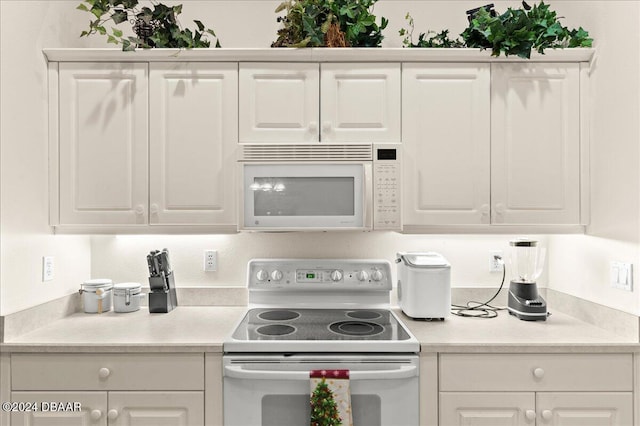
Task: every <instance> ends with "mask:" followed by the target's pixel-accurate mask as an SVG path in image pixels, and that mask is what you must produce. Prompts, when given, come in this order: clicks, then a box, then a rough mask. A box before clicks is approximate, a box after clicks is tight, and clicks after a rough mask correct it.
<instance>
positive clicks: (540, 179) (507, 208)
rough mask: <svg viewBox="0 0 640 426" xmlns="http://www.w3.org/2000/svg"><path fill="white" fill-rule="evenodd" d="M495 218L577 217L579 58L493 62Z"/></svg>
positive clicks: (553, 220) (549, 220) (552, 220)
mask: <svg viewBox="0 0 640 426" xmlns="http://www.w3.org/2000/svg"><path fill="white" fill-rule="evenodd" d="M491 84H492V99H491V108H492V109H491V114H492V117H491V121H492V123H493V126H492V129H491V139H492V142H491V164H492V166H491V167H492V176H491V196H492V197H491V198H492V212H493V222H494V223H518V224H541V223H542V224H577V223H580V75H579V65H578V64H493V65H492V81H491Z"/></svg>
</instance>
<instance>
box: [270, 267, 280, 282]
mask: <svg viewBox="0 0 640 426" xmlns="http://www.w3.org/2000/svg"><path fill="white" fill-rule="evenodd" d="M271 279H272V280H274V281H280V280H281V279H282V272H281V271H279V270H277V269H276V270H275V271H273V272H272V273H271Z"/></svg>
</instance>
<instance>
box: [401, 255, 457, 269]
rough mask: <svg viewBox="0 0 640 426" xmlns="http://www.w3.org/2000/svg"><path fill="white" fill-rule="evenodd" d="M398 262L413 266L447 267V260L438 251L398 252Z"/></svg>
mask: <svg viewBox="0 0 640 426" xmlns="http://www.w3.org/2000/svg"><path fill="white" fill-rule="evenodd" d="M397 256H398V262H400V261H402V262H404V264H405V265H407V266H412V267H415V268H448V267H450V266H451V265H449V262H447V259H445V258H444V256H442V255H441V254H440V253H435V252H432V251H429V252H400V253H398V255H397Z"/></svg>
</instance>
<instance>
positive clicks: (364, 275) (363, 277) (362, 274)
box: [358, 271, 369, 281]
mask: <svg viewBox="0 0 640 426" xmlns="http://www.w3.org/2000/svg"><path fill="white" fill-rule="evenodd" d="M368 279H369V274H368V273H367V271H360V272H358V281H366V280H368Z"/></svg>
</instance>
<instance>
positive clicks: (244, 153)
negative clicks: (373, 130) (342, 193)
mask: <svg viewBox="0 0 640 426" xmlns="http://www.w3.org/2000/svg"><path fill="white" fill-rule="evenodd" d="M372 159H373V147H372V145H371V144H348V145H346V144H345V145H342V144H313V145H311V144H309V145H300V144H273V145H250V144H247V145H242V150H241V155H240V161H371V160H372Z"/></svg>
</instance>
